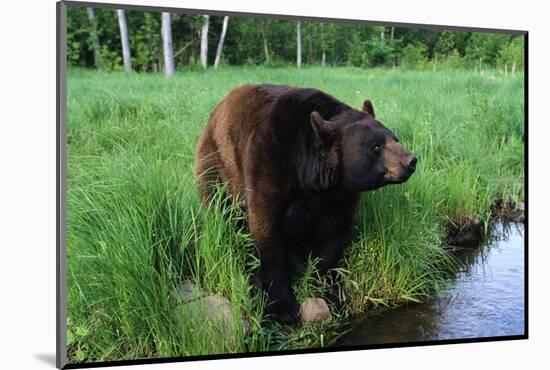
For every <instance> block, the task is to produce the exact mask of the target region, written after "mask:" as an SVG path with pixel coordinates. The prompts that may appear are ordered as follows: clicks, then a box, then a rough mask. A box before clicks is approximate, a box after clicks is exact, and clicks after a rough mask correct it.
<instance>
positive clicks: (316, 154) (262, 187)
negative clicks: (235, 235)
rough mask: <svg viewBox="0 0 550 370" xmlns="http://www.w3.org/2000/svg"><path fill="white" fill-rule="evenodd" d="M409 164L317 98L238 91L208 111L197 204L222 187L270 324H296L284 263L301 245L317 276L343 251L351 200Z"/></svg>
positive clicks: (372, 122) (380, 135)
mask: <svg viewBox="0 0 550 370" xmlns="http://www.w3.org/2000/svg"><path fill="white" fill-rule="evenodd" d="M416 162H417V160H416V157H415V156H414V155H413V154H412V153H411V152H409V151H408V150H406V149H405V148H404V147H403V146H402V145H401V144H400V143H399V140H398V139H397V137H396V136H395V135H394V134H393V132H391V131H390V130H388V129H387V128H386V127H384V126H383V125H382V124H381V123H380V122H379V121H377V120H376V119H375V114H374V110H373V107H372V104H371V102H370V101H369V100H366V101H365V102H364V104H363V108H362V110H361V111H360V110H356V109H353V108H351V107H350V106H348V105H346V104H344V103H342V102H340V101H338V100H337V99H335V98H334V97H332V96H330V95H328V94H325V93H323V92H322V91H319V90H316V89H309V88H294V87H289V86H282V85H251V84H247V85H243V86H240V87H238V88H236V89H234V90H232V91H231V92H230V93H229V94H228V95H227V96H226V97H225V98H224V99H223V100H222V101H221V102H220V103H219V104H218V106H217V107H216V108H215V109H214V111H213V112H212V114H211V115H210V118H209V120H208V124H207V125H206V128H205V130H204V132H203V134H202V136H201V138H200V140H199V142H198V145H197V149H196V156H195V174H196V176H197V177H198V186H199V193H200V195H201V199H202V200H203V201H206V200H208V199H209V196H210V194H211V187H212V186H211V185H212V183H228V185H229V192H230V194H231V196H233V197H235V198H237V199H241V200H243V204H242V206H243V208H244V209H245V210H246V212H247V215H248V225H249V229H250V232H251V234H252V236H253V238H254V241H255V244H256V247H257V249H258V252H259V255H260V270H259V272H258V276H259V277H260V281H261V284H262V288H263V289H265V291H266V292H267V293H268V295H269V299H270V303H269V305H268V308H267V310H268V313H269V314H271V315H272V316H273V317H274V318H275V319H276V320H278V321H281V322H285V323H293V322H296V321H298V320H299V305H298V302H297V301H296V298H295V297H294V294H293V292H292V289H291V284H290V280H289V276H288V271H287V256H288V254H289V253H291V252H294V251H296V250H297V249H300V248H304V246H307V247H308V248H310V250H311V253H312V254H313V256H314V257H318V258H319V259H320V262H319V264H318V265H317V268H318V269H319V271H320V272H321V273H325V272H326V271H327V270H329V269H330V268H332V267H334V266H335V264H336V263H337V262H338V260H339V259H340V257H341V256H342V253H343V251H344V249H345V248H346V246H347V245H348V244H350V242H351V236H352V223H353V219H354V215H355V211H356V208H357V205H358V202H359V194H360V193H361V192H364V191H368V190H373V189H377V188H380V187H381V186H384V185H387V184H397V183H402V182H404V181H406V180H407V179H408V178H409V177H410V176H411V174H412V173H413V172H414V171H415V168H416Z"/></svg>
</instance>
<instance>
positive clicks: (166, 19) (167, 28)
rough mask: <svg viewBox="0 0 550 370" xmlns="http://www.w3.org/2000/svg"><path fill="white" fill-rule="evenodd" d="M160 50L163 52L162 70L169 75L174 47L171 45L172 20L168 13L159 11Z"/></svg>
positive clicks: (172, 71) (170, 73)
mask: <svg viewBox="0 0 550 370" xmlns="http://www.w3.org/2000/svg"><path fill="white" fill-rule="evenodd" d="M161 29H162V50H163V53H164V72H165V73H166V76H168V77H170V76H172V75H173V74H174V49H173V46H172V21H171V17H170V13H166V12H162V13H161Z"/></svg>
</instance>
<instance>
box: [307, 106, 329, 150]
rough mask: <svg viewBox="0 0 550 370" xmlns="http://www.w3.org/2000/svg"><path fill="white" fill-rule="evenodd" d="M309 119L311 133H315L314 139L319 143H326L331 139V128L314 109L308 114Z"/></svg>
mask: <svg viewBox="0 0 550 370" xmlns="http://www.w3.org/2000/svg"><path fill="white" fill-rule="evenodd" d="M309 121H310V123H311V128H312V129H313V133H314V134H315V139H316V140H317V141H318V142H319V143H323V144H328V143H329V141H330V140H331V139H332V130H331V128H330V127H329V125H328V123H327V122H326V121H325V120H324V119H323V117H321V115H320V114H319V113H318V112H316V111H313V112H311V114H310V115H309Z"/></svg>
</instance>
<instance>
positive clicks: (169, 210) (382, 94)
mask: <svg viewBox="0 0 550 370" xmlns="http://www.w3.org/2000/svg"><path fill="white" fill-rule="evenodd" d="M327 28H328V27H327ZM424 50H426V49H424ZM422 55H423V54H422ZM193 68H194V67H193ZM244 82H251V83H265V82H271V83H286V84H294V85H300V86H312V87H316V88H319V89H322V90H324V91H327V92H328V93H330V94H332V95H334V96H336V97H337V98H339V99H341V100H342V101H344V102H346V103H348V104H350V105H352V106H354V107H357V108H359V107H361V105H362V102H363V100H364V99H365V98H369V99H372V100H373V101H374V105H375V109H376V111H377V116H378V117H379V118H380V120H381V121H382V122H384V123H385V124H386V125H387V126H388V127H389V128H391V129H392V130H393V131H394V132H395V133H396V134H397V135H398V136H399V138H400V140H401V142H402V143H403V144H404V145H405V146H406V147H408V148H409V149H411V150H412V151H413V152H414V153H415V154H416V155H417V156H418V158H419V162H418V167H417V172H416V173H415V174H414V176H413V177H412V178H411V179H410V180H409V181H408V182H407V183H405V184H402V185H395V186H388V187H386V188H383V189H380V190H377V191H374V192H368V193H365V194H364V195H363V197H362V202H361V205H360V207H359V209H358V213H357V219H356V221H355V230H356V232H355V235H356V236H355V238H354V241H353V244H352V246H351V247H350V248H349V249H348V250H347V251H346V254H345V257H344V260H343V261H342V263H341V264H340V265H339V267H338V268H337V269H336V270H335V272H336V273H337V275H338V277H339V281H338V283H337V286H336V287H337V288H338V291H339V292H340V293H341V295H342V297H343V298H344V302H345V308H344V309H343V310H342V311H336V310H335V308H334V307H333V308H332V311H333V312H332V313H333V316H334V320H333V321H330V322H326V323H322V324H318V325H316V324H308V325H305V326H303V327H292V328H284V327H280V326H278V325H274V324H272V323H268V322H267V321H266V320H265V318H264V317H263V316H262V312H263V309H264V307H265V296H264V295H263V293H261V292H260V291H258V290H257V289H256V288H254V286H253V285H252V282H251V281H252V276H253V274H254V272H255V271H256V269H257V267H258V259H257V256H256V254H255V250H254V248H253V242H252V238H251V236H250V235H249V234H248V233H247V232H246V230H245V229H244V228H242V218H243V214H242V213H241V212H239V211H238V210H237V209H235V208H231V207H230V208H224V207H222V206H221V203H223V200H224V198H223V193H222V192H219V193H218V195H217V197H216V198H215V201H214V202H212V204H210V206H208V207H203V206H201V205H200V204H199V201H198V196H197V191H196V184H195V179H194V176H193V162H194V150H195V145H196V142H197V139H198V137H199V135H200V134H201V132H202V130H203V128H204V125H205V123H206V121H207V119H208V115H209V114H210V112H211V111H212V109H213V108H214V107H215V105H216V104H217V103H218V102H219V101H220V100H221V99H222V98H223V96H224V95H225V94H226V93H227V92H228V91H230V90H231V89H232V88H234V87H236V86H238V85H240V84H242V83H244ZM523 84H524V81H523V79H522V75H521V74H515V75H513V76H509V77H507V78H504V76H499V75H497V76H496V77H494V80H491V79H489V78H487V77H486V76H480V75H479V74H473V73H472V72H471V71H469V72H468V71H464V70H456V71H448V72H436V73H424V72H411V71H404V70H400V69H395V70H393V69H392V70H384V69H379V68H370V69H368V70H364V69H361V68H354V67H343V68H322V67H308V66H305V67H304V68H302V69H301V70H298V69H296V68H281V69H277V68H265V67H256V66H254V67H249V68H241V67H230V66H225V67H223V68H219V69H217V70H214V69H211V70H207V71H203V70H202V69H199V70H196V71H195V70H194V69H192V68H189V69H185V70H184V71H179V72H177V73H176V74H175V76H174V77H173V78H171V79H169V80H168V79H165V78H164V77H163V76H160V75H147V74H132V75H131V76H128V75H126V74H124V73H123V72H111V73H107V72H102V71H87V70H82V69H70V70H69V73H68V85H67V86H68V96H67V106H68V127H67V138H68V163H67V166H68V169H67V170H68V171H67V185H68V199H67V227H68V232H67V237H68V248H67V259H68V265H67V269H68V313H69V319H68V321H67V326H68V332H67V338H68V343H67V346H68V354H69V361H70V362H71V363H75V362H80V361H107V360H122V359H136V358H144V357H148V358H150V357H159V356H160V357H168V356H190V355H205V354H213V353H222V352H223V353H235V352H244V351H247V352H251V351H254V352H258V351H266V350H278V349H292V348H304V347H319V346H328V345H330V344H331V343H332V341H333V340H334V338H335V337H336V336H337V335H338V334H339V333H341V332H342V330H344V329H343V328H344V327H345V326H343V323H345V321H346V320H347V318H348V317H349V316H350V315H353V314H357V313H360V312H366V313H372V312H375V310H376V309H377V307H382V306H383V307H392V306H395V305H398V304H402V303H405V302H417V301H423V300H426V299H428V298H429V297H430V296H432V295H433V294H434V292H437V291H438V289H440V288H441V287H443V286H444V285H445V284H446V277H447V276H448V274H449V272H450V271H453V270H454V268H455V265H454V263H453V261H452V259H450V258H449V255H448V254H447V252H446V250H445V248H443V247H442V245H441V244H442V239H443V236H444V234H443V231H444V227H445V225H446V222H447V221H448V219H449V218H452V219H457V218H458V219H459V218H460V216H463V215H468V216H473V217H476V218H479V219H481V220H486V219H487V217H488V212H489V208H490V204H491V202H492V201H493V200H494V199H496V198H499V197H504V198H505V199H514V200H516V201H518V200H521V199H522V198H523V196H524V188H523V180H524V172H523V163H524V158H523V155H524V151H523V149H524V143H523V134H524V133H523V124H524V122H523V112H524V101H523V86H524V85H523ZM301 271H302V275H303V278H301V277H299V276H298V277H297V279H296V280H295V285H294V290H295V292H296V293H297V295H298V297H299V298H300V299H304V298H306V297H312V296H313V297H317V296H322V295H324V294H326V292H327V289H328V286H329V284H328V283H329V282H327V281H326V280H325V279H321V278H319V277H318V276H317V273H316V270H315V261H311V260H310V261H308V262H307V263H306V264H305V265H304V266H303V268H302V270H301ZM184 280H191V281H193V282H194V283H195V284H196V285H197V286H199V287H200V288H201V289H203V290H204V291H205V292H206V293H207V294H217V295H222V296H225V297H227V298H229V299H230V301H231V305H232V308H233V313H234V316H235V319H236V320H237V323H239V322H240V321H241V320H243V319H246V320H247V322H248V323H249V327H250V328H249V330H248V332H246V333H245V332H244V331H243V328H242V326H240V325H232V326H229V327H227V328H224V329H220V328H219V327H215V326H211V325H208V323H207V322H205V315H204V314H201V312H196V311H195V310H193V309H191V308H190V307H185V306H182V305H181V304H180V303H178V302H177V301H174V299H173V297H174V295H175V294H176V289H177V287H178V286H179V285H180V284H181V283H182V281H184ZM182 318H183V320H182Z"/></svg>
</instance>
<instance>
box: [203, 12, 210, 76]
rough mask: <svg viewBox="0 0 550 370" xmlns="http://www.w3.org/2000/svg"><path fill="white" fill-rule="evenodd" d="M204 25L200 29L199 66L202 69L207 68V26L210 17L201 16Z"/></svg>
mask: <svg viewBox="0 0 550 370" xmlns="http://www.w3.org/2000/svg"><path fill="white" fill-rule="evenodd" d="M203 18H204V23H203V24H202V29H201V64H202V66H203V68H205V69H206V67H208V24H209V22H210V16H208V15H203Z"/></svg>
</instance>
